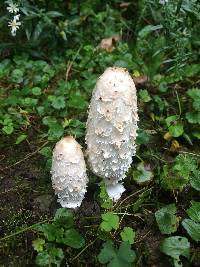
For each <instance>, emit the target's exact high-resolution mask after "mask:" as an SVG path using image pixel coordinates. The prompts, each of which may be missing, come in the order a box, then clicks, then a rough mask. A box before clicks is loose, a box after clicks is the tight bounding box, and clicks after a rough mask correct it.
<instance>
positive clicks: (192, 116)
mask: <svg viewBox="0 0 200 267" xmlns="http://www.w3.org/2000/svg"><path fill="white" fill-rule="evenodd" d="M185 116H186V119H187V120H188V122H189V123H198V124H200V112H186V114H185Z"/></svg>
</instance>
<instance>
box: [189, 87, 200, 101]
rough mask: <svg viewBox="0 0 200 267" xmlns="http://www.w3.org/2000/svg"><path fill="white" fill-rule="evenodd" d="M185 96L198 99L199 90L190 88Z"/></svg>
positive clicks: (199, 97)
mask: <svg viewBox="0 0 200 267" xmlns="http://www.w3.org/2000/svg"><path fill="white" fill-rule="evenodd" d="M187 94H188V95H189V96H190V97H191V98H192V99H193V100H196V99H200V89H198V88H192V89H189V90H188V91H187Z"/></svg>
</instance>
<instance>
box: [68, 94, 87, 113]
mask: <svg viewBox="0 0 200 267" xmlns="http://www.w3.org/2000/svg"><path fill="white" fill-rule="evenodd" d="M67 105H68V106H69V107H72V108H76V109H80V110H84V109H86V108H87V106H88V103H87V102H86V101H85V100H84V98H83V97H82V96H80V95H73V96H71V97H70V99H69V100H68V102H67Z"/></svg>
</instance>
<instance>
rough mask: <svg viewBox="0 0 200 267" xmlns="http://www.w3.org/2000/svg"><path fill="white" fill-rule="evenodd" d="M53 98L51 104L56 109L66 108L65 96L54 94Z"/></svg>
mask: <svg viewBox="0 0 200 267" xmlns="http://www.w3.org/2000/svg"><path fill="white" fill-rule="evenodd" d="M51 100H52V101H51V105H52V107H54V108H55V109H62V108H65V98H64V97H63V96H57V97H56V96H53V98H52V99H51Z"/></svg>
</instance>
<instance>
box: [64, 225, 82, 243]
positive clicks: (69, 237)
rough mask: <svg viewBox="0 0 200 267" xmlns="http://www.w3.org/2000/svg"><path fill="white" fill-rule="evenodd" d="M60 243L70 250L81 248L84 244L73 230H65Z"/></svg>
mask: <svg viewBox="0 0 200 267" xmlns="http://www.w3.org/2000/svg"><path fill="white" fill-rule="evenodd" d="M62 243H63V244H65V245H68V246H70V247H72V248H81V247H83V246H84V244H85V240H84V238H83V237H82V236H81V235H80V234H79V232H78V231H76V230H75V229H73V228H72V229H69V230H66V231H65V233H64V236H63V239H62Z"/></svg>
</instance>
